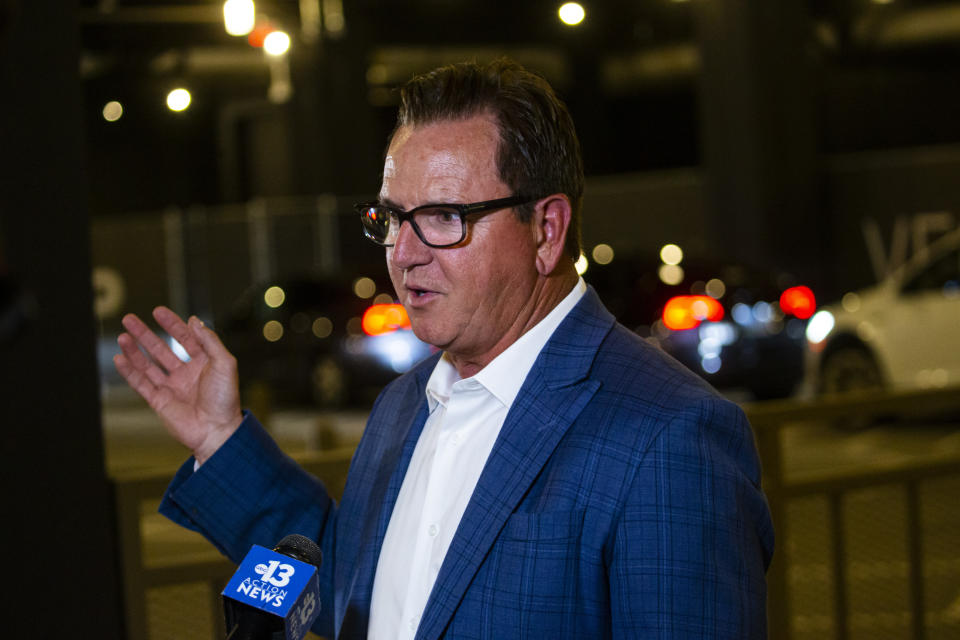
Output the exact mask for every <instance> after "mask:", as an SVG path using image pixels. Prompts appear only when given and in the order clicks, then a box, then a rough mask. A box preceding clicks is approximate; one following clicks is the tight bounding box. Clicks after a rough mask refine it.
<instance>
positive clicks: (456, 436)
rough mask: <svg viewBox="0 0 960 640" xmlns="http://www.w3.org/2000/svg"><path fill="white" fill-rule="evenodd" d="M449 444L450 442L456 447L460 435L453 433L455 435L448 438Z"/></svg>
mask: <svg viewBox="0 0 960 640" xmlns="http://www.w3.org/2000/svg"><path fill="white" fill-rule="evenodd" d="M450 442H451V444H453V445H458V444H460V434H459V433H455V434H453V435H452V436H450Z"/></svg>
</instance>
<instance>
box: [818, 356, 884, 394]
mask: <svg viewBox="0 0 960 640" xmlns="http://www.w3.org/2000/svg"><path fill="white" fill-rule="evenodd" d="M881 388H883V379H882V378H881V376H880V369H879V367H877V362H876V360H874V358H873V356H872V355H871V354H870V352H869V351H867V350H866V349H864V348H862V347H841V348H840V349H837V350H836V351H834V352H833V353H831V354H830V355H829V356H828V357H827V360H826V361H825V362H824V363H823V368H822V369H821V371H820V391H821V393H847V392H850V391H870V390H876V389H881Z"/></svg>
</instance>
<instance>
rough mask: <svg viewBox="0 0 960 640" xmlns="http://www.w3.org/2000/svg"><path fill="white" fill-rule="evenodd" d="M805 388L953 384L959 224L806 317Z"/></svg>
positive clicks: (958, 338) (958, 330)
mask: <svg viewBox="0 0 960 640" xmlns="http://www.w3.org/2000/svg"><path fill="white" fill-rule="evenodd" d="M806 335H807V346H808V349H807V354H806V363H805V370H806V378H807V379H806V381H805V384H806V386H807V389H808V390H809V391H813V392H815V393H838V392H844V391H850V390H855V389H878V388H896V389H922V388H930V387H945V386H954V385H960V229H956V230H954V231H952V232H950V233H948V234H947V235H945V236H943V237H941V238H940V239H938V240H937V241H935V242H934V243H932V244H930V245H929V246H927V247H925V248H924V249H922V250H920V251H918V252H917V253H916V254H915V255H914V256H913V257H912V258H911V259H910V260H908V261H907V262H906V263H905V264H904V265H903V266H901V267H900V268H899V269H897V270H896V271H894V272H893V273H892V274H891V275H890V276H888V277H887V278H885V279H884V280H882V281H881V282H880V283H879V284H877V285H876V286H874V287H871V288H869V289H865V290H863V291H859V292H852V293H848V294H846V295H845V296H844V297H843V300H842V302H841V303H839V304H835V305H829V306H826V307H824V308H823V309H822V310H820V311H819V312H817V313H816V314H815V315H814V316H813V317H812V318H811V319H810V322H809V323H808V324H807V328H806Z"/></svg>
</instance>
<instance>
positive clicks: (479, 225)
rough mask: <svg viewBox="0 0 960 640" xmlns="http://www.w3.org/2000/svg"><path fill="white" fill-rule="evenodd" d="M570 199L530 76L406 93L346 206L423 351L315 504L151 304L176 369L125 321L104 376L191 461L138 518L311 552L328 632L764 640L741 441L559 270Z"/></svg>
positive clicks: (748, 468)
mask: <svg viewBox="0 0 960 640" xmlns="http://www.w3.org/2000/svg"><path fill="white" fill-rule="evenodd" d="M582 185H583V176H582V166H581V161H580V152H579V145H578V142H577V140H576V135H575V133H574V129H573V124H572V122H571V120H570V117H569V115H568V113H567V111H566V108H565V107H564V106H563V105H562V103H561V102H560V101H559V100H558V99H557V98H556V96H555V95H554V93H553V91H552V90H551V89H550V87H549V85H547V84H546V82H545V81H543V80H542V79H540V78H539V77H537V76H535V75H533V74H530V73H528V72H527V71H525V70H524V69H522V68H521V67H519V66H518V65H516V64H514V63H511V62H508V61H498V62H495V63H492V64H489V65H476V64H465V65H454V66H452V67H445V68H442V69H438V70H436V71H434V72H432V73H430V74H427V75H426V76H421V77H418V78H415V79H414V80H412V81H411V82H410V83H409V84H408V85H407V86H406V87H405V88H404V90H403V93H402V99H401V107H400V114H399V118H398V125H397V128H396V129H395V131H394V133H393V136H392V138H391V140H390V144H389V148H388V150H387V155H386V158H385V162H384V171H383V183H382V188H381V191H380V197H379V200H378V202H376V203H372V204H367V205H359V206H358V210H359V211H360V214H361V219H362V221H363V224H364V229H365V233H366V234H367V236H368V237H370V238H371V239H372V240H374V241H375V242H378V243H380V244H382V245H384V246H386V247H387V248H386V256H387V265H388V269H389V271H390V276H391V279H392V281H393V284H394V287H395V288H396V293H397V296H398V298H399V299H400V301H401V302H402V303H403V305H404V307H405V308H406V309H407V311H408V313H409V316H410V320H411V323H412V325H413V329H414V331H415V333H416V334H417V335H418V336H419V337H420V338H421V339H423V340H425V341H426V342H429V343H431V344H433V345H436V346H437V347H439V348H440V349H441V350H442V353H441V354H438V355H436V356H434V357H432V358H429V359H428V360H427V361H425V362H424V363H421V364H420V365H418V366H417V367H415V368H414V369H413V370H412V371H410V372H408V373H407V374H405V375H403V376H401V377H400V378H399V379H397V380H396V381H394V382H393V383H391V384H390V385H388V386H387V388H386V389H385V390H384V391H383V393H382V394H381V395H380V397H379V398H378V399H377V401H376V403H375V404H374V407H373V410H372V412H371V415H370V418H369V421H368V423H367V428H366V430H365V433H364V436H363V439H362V440H361V442H360V444H359V446H358V448H357V451H356V453H355V455H354V459H353V462H352V464H351V468H350V474H349V477H348V479H347V484H346V488H345V491H344V495H343V500H342V504H341V505H340V507H339V508H337V506H336V505H335V504H334V503H333V502H332V500H331V499H330V498H329V496H328V495H327V493H326V491H325V490H324V488H323V486H322V485H321V484H320V483H319V482H317V481H316V480H315V479H314V478H312V477H310V476H308V475H307V474H305V473H304V472H303V471H302V470H300V469H299V468H298V467H297V466H296V465H295V464H294V463H293V462H292V461H291V460H289V459H288V458H286V457H285V456H284V455H283V454H281V453H280V452H279V450H278V449H277V447H276V445H275V444H274V443H273V442H272V441H271V440H270V438H269V437H268V436H267V435H266V434H265V432H264V431H263V429H262V428H261V427H260V426H259V425H258V424H257V422H256V419H255V418H254V417H253V416H251V415H249V414H242V413H241V409H240V405H239V400H238V393H237V377H236V364H235V361H234V360H233V358H232V357H231V356H230V354H229V353H227V352H226V350H225V349H224V348H223V346H222V345H221V343H220V342H219V340H218V339H217V338H216V336H215V334H214V333H213V332H212V331H210V330H209V329H207V328H205V327H203V326H201V323H200V322H199V320H197V319H196V318H191V319H190V321H189V323H184V322H183V321H182V320H180V318H178V317H177V316H176V315H175V314H173V313H172V312H171V311H170V310H168V309H164V308H158V309H157V310H156V311H155V314H154V315H155V318H156V319H157V321H158V322H159V324H160V325H161V326H162V327H163V328H164V329H166V330H167V331H168V332H169V333H170V334H171V335H172V336H173V337H175V338H176V339H177V340H178V341H179V342H180V343H181V344H182V345H183V346H184V347H185V348H186V349H187V351H188V352H189V353H190V354H191V356H192V359H191V361H190V362H189V363H181V362H180V361H179V360H178V359H177V358H176V357H175V356H174V355H173V354H172V353H171V352H170V351H169V349H168V348H167V347H166V346H165V344H164V343H163V342H162V341H161V340H160V339H159V338H157V336H155V335H154V334H153V333H152V332H150V331H149V330H148V329H147V327H146V326H145V325H144V324H143V323H142V322H141V321H140V320H139V319H137V318H135V317H134V316H127V317H126V318H125V319H124V326H125V327H126V329H127V331H128V332H129V333H127V334H124V335H121V336H120V339H119V341H120V345H121V348H122V352H123V353H122V355H120V356H118V357H117V359H116V365H117V368H118V370H119V371H120V372H121V373H122V374H123V376H124V377H125V378H126V379H127V381H128V382H129V383H130V384H131V385H132V386H133V387H134V388H135V389H137V390H138V391H139V392H140V393H141V394H142V395H143V396H144V398H145V399H146V400H147V401H148V402H149V403H150V405H151V407H153V408H154V409H155V410H156V411H157V412H158V413H159V414H160V416H161V417H162V418H163V419H164V421H165V424H166V426H167V427H168V429H169V430H170V431H171V433H172V434H173V435H174V436H175V437H176V438H178V439H179V440H180V441H181V442H183V443H184V444H186V445H187V446H188V447H190V448H191V450H192V451H193V452H194V456H193V459H192V460H190V461H188V462H187V464H185V465H184V466H183V467H182V468H181V469H180V471H179V472H178V473H177V475H176V477H175V478H174V480H173V482H172V483H171V485H170V488H169V489H168V491H167V494H166V496H165V498H164V501H163V504H162V505H161V511H162V512H163V513H165V514H166V515H167V516H169V517H171V518H172V519H174V520H175V521H177V522H179V523H181V524H183V525H184V526H187V527H190V528H192V529H195V530H197V531H200V532H201V533H203V534H204V535H205V536H206V537H207V538H209V539H210V540H211V541H212V542H213V543H214V544H215V545H216V546H217V547H218V548H220V549H221V550H222V551H223V552H224V553H225V554H227V555H228V556H229V557H231V558H233V559H234V560H239V559H240V558H241V557H242V556H243V555H244V554H245V553H246V552H247V551H248V550H249V548H250V545H251V544H254V543H257V544H261V545H272V544H274V543H275V542H276V541H277V540H279V539H280V538H281V537H282V536H284V535H286V534H288V533H301V534H305V535H308V536H311V537H313V538H314V539H316V540H318V541H319V543H320V545H321V547H322V549H323V553H324V563H323V566H322V570H321V571H322V576H321V577H322V584H323V603H324V605H323V615H322V617H321V620H320V621H319V622H318V623H317V625H316V627H315V630H316V631H317V632H318V633H320V634H322V635H326V636H335V637H338V638H364V637H367V638H377V639H380V638H414V637H416V638H440V637H446V638H531V637H537V638H605V637H617V638H620V637H657V638H757V637H763V636H764V635H765V606H764V605H765V577H764V573H765V569H766V566H767V564H768V563H769V560H770V555H771V553H772V546H773V532H772V529H771V524H770V519H769V514H768V510H767V506H766V502H765V500H764V497H763V494H762V493H761V491H760V488H759V477H760V472H759V463H758V460H757V454H756V449H755V447H754V443H753V439H752V435H751V432H750V429H749V426H748V425H747V423H746V420H745V419H744V417H743V414H742V412H740V410H739V409H738V408H737V407H736V406H734V405H733V404H731V403H729V402H727V401H725V400H723V399H722V398H720V397H719V396H718V395H717V394H716V393H715V392H714V391H712V390H711V389H710V388H709V387H708V386H707V385H705V384H704V383H702V382H701V381H700V380H699V379H698V378H696V377H695V376H693V375H692V374H690V373H689V372H688V371H687V370H686V369H684V368H683V367H681V366H680V365H678V364H677V363H675V362H674V361H673V360H671V359H669V358H668V357H667V356H665V355H664V354H663V353H662V352H660V351H658V350H656V349H655V348H653V347H651V346H649V345H648V344H647V343H646V342H644V341H643V340H642V339H640V338H638V337H637V336H636V335H635V334H633V333H632V332H630V331H628V330H627V329H625V328H624V327H622V326H620V325H619V324H617V323H616V322H615V320H614V318H613V317H612V316H611V315H610V314H609V312H607V311H606V310H605V309H604V308H603V306H602V304H601V303H600V301H599V299H598V298H597V296H596V294H595V293H594V291H593V290H592V289H589V288H588V287H586V285H585V284H584V283H583V281H582V280H580V279H579V277H578V276H577V274H576V271H575V269H574V266H573V262H574V258H575V257H576V256H577V255H578V254H579V251H580V247H579V215H580V213H579V210H580V201H581V194H582V188H583V187H582ZM138 343H139V344H140V345H141V346H142V347H143V348H144V349H145V351H146V352H147V353H149V354H150V356H151V357H152V359H153V361H151V360H148V359H147V358H146V357H145V356H144V355H143V354H142V353H141V352H140V351H139V350H138V349H137V344H138Z"/></svg>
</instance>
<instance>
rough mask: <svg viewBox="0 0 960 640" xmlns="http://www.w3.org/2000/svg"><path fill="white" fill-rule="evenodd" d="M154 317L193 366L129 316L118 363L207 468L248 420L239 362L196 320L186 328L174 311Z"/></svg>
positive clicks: (159, 312) (158, 312)
mask: <svg viewBox="0 0 960 640" xmlns="http://www.w3.org/2000/svg"><path fill="white" fill-rule="evenodd" d="M153 317H154V318H155V319H156V321H157V322H158V323H159V325H160V326H161V327H163V329H164V330H165V331H166V332H167V333H169V334H170V335H171V336H172V337H173V338H174V339H175V340H176V341H177V342H179V343H180V345H181V346H183V348H184V349H185V350H186V352H187V355H189V356H190V361H189V362H183V361H181V360H180V358H178V357H177V356H176V354H174V353H173V351H172V350H171V349H170V347H169V346H168V345H167V343H166V342H164V341H163V340H161V339H160V338H159V337H158V336H157V335H156V334H155V333H154V332H153V331H151V330H150V328H149V327H147V325H146V324H144V323H143V321H142V320H140V318H138V317H137V316H135V315H133V314H127V315H126V316H124V317H123V320H122V322H123V327H124V328H125V329H126V330H127V331H126V333H122V334H120V336H119V337H118V338H117V342H118V343H119V345H120V350H121V352H122V353H120V354H118V355H116V356H115V357H114V359H113V362H114V365H115V366H116V368H117V371H118V372H119V373H120V375H122V376H123V378H124V379H125V380H126V381H127V384H129V385H130V386H131V387H132V388H133V389H134V390H136V391H137V393H139V394H140V395H141V396H143V399H144V400H146V401H147V404H149V405H150V407H151V408H152V409H153V410H154V411H156V413H157V415H159V416H160V418H161V419H162V420H163V423H164V425H166V427H167V430H168V431H169V432H170V433H171V434H172V435H173V437H175V438H176V439H177V440H179V441H180V442H182V443H183V444H184V445H186V446H187V447H189V448H190V450H191V451H193V455H194V457H195V458H196V459H197V461H198V462H200V463H201V464H202V463H203V462H204V461H206V460H207V458H209V457H210V456H211V455H213V453H214V452H215V451H216V450H217V449H218V448H219V447H220V445H222V444H223V443H224V442H226V441H227V439H228V438H229V437H230V436H231V435H232V434H233V432H234V431H235V430H236V429H237V427H238V426H239V425H240V422H241V420H242V419H243V417H242V414H241V411H240V391H239V382H238V378H237V361H236V358H234V357H233V355H232V354H231V353H230V352H229V351H227V349H226V348H225V347H224V346H223V343H221V342H220V339H219V338H218V337H217V336H216V334H215V333H214V332H213V331H211V330H210V329H208V328H207V327H205V326H204V325H203V323H202V322H200V320H199V319H198V318H197V317H196V316H192V317H191V318H190V321H189V323H186V322H184V321H183V320H182V319H181V318H180V316H178V315H177V314H176V313H174V312H173V311H171V310H170V309H168V308H166V307H157V308H156V309H154V310H153ZM140 348H142V349H143V351H141V350H140ZM144 351H145V352H146V354H147V355H145V354H144ZM148 355H149V357H147V356H148Z"/></svg>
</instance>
